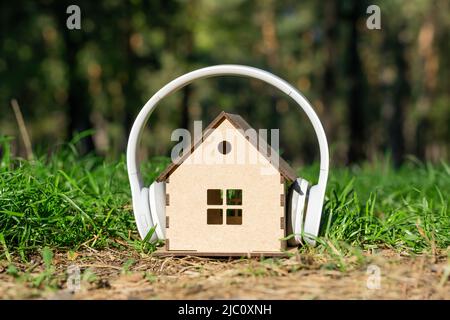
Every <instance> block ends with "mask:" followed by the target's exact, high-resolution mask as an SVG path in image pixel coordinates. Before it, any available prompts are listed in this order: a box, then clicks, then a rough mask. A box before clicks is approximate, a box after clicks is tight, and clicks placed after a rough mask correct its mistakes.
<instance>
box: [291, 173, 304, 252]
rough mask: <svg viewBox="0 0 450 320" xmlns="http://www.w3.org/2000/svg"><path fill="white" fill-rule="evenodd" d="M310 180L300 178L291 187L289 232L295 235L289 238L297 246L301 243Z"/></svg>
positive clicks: (292, 244)
mask: <svg viewBox="0 0 450 320" xmlns="http://www.w3.org/2000/svg"><path fill="white" fill-rule="evenodd" d="M308 185H309V183H308V181H307V180H305V179H302V178H298V179H297V180H296V181H294V183H293V184H292V185H291V187H290V189H289V201H288V208H287V209H288V212H287V220H288V222H287V232H288V235H289V234H294V237H293V238H291V239H289V240H288V244H289V245H291V246H295V245H298V244H300V243H301V233H302V228H303V216H304V211H305V210H304V209H305V204H306V198H307V194H308Z"/></svg>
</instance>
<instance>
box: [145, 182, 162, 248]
mask: <svg viewBox="0 0 450 320" xmlns="http://www.w3.org/2000/svg"><path fill="white" fill-rule="evenodd" d="M148 193H149V194H148V196H149V202H150V214H151V217H152V220H153V225H154V226H156V227H155V233H156V235H157V237H158V239H159V240H164V239H165V231H166V184H165V182H156V181H155V182H153V183H152V184H151V185H150V188H149V192H148Z"/></svg>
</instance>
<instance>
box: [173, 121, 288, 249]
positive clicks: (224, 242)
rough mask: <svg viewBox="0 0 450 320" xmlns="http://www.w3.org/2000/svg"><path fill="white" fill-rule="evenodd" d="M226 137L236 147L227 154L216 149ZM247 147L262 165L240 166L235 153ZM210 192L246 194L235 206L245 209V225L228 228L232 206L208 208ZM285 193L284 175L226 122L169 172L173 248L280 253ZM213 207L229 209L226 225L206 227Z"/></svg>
mask: <svg viewBox="0 0 450 320" xmlns="http://www.w3.org/2000/svg"><path fill="white" fill-rule="evenodd" d="M227 129H228V130H227ZM230 133H231V135H230ZM227 135H228V136H227ZM225 136H227V138H226V140H227V141H229V142H230V143H231V147H232V148H231V152H230V153H228V154H226V155H223V154H221V153H220V152H219V150H218V148H217V145H218V144H219V143H220V142H221V141H223V137H225ZM239 144H240V146H241V148H240V149H239V148H238V145H239ZM242 146H245V148H244V150H245V153H246V154H245V156H246V157H248V159H253V158H252V157H256V158H257V159H258V161H257V163H248V161H247V163H244V164H243V163H237V161H236V159H237V156H238V155H237V154H236V151H237V150H238V149H239V150H240V151H242ZM205 156H208V159H206V160H205V161H194V159H195V158H196V157H197V158H196V159H197V160H198V159H204V157H205ZM239 156H242V154H240V155H239ZM199 162H200V163H199ZM211 162H212V163H211ZM208 189H222V190H224V191H225V190H226V189H241V190H242V201H243V203H242V205H241V206H235V207H236V208H241V209H242V224H241V225H227V224H226V213H225V210H226V209H227V208H231V206H227V205H225V200H224V204H223V205H207V190H208ZM284 191H285V189H284V184H283V183H281V181H280V172H279V171H278V170H277V169H276V168H274V166H273V165H271V164H270V162H269V160H268V159H266V158H265V157H263V156H261V154H260V153H259V152H258V150H257V148H256V147H255V146H254V145H253V144H252V143H249V141H248V140H247V139H246V138H245V137H244V136H243V135H242V134H241V133H239V132H238V131H237V130H236V128H235V126H234V125H233V124H232V123H231V122H230V121H229V120H228V119H225V120H224V121H222V122H221V123H220V124H219V125H218V126H217V128H216V129H215V130H213V131H212V132H211V133H210V134H209V135H208V136H207V137H206V139H205V140H204V142H203V143H202V148H195V149H194V150H193V152H192V153H191V154H190V155H189V156H188V157H186V158H185V159H184V162H183V163H181V164H180V165H179V166H177V168H176V170H173V171H172V172H171V173H170V183H167V185H166V192H167V194H168V195H169V198H170V205H169V206H167V207H166V215H167V216H168V217H169V219H170V227H169V228H167V229H166V238H168V239H169V240H170V245H169V250H170V251H172V250H178V251H192V250H195V251H197V252H202V253H205V254H212V253H218V254H220V253H223V255H231V254H236V255H242V254H243V253H244V255H246V254H247V253H249V252H250V253H252V252H257V251H259V252H280V250H281V248H283V246H284V243H283V241H281V240H280V239H281V238H283V237H284V236H285V235H284V230H283V229H281V228H280V218H282V217H284V206H281V205H280V194H284ZM208 208H209V209H213V208H222V209H223V210H224V214H223V224H221V225H208V224H207V223H206V222H207V209H208ZM225 253H226V254H225ZM257 254H259V253H257Z"/></svg>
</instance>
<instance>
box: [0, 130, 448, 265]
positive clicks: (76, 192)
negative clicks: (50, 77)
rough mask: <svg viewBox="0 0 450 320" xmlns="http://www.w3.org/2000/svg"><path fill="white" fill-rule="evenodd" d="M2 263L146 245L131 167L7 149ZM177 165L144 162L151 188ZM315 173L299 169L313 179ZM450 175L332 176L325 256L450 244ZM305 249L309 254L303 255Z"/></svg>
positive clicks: (432, 171)
mask: <svg viewBox="0 0 450 320" xmlns="http://www.w3.org/2000/svg"><path fill="white" fill-rule="evenodd" d="M0 143H1V144H2V149H1V150H2V153H1V157H0V259H8V260H10V259H11V256H12V255H20V256H21V257H22V258H23V259H27V255H28V254H29V253H33V252H40V251H41V250H42V249H43V248H44V247H49V248H52V249H58V250H78V249H80V248H83V247H92V248H104V247H106V246H124V245H128V246H131V247H134V248H136V250H142V249H143V248H145V249H146V250H147V251H148V250H150V251H151V250H153V249H154V246H152V245H143V243H142V242H141V241H140V239H139V237H138V235H137V232H136V227H135V224H134V218H133V214H132V209H131V203H130V199H131V198H130V191H129V185H128V179H127V175H126V165H125V161H124V159H121V160H119V161H116V162H111V161H105V160H104V159H102V158H99V157H95V156H84V157H81V156H79V155H78V154H77V152H76V148H74V147H73V145H72V144H67V145H64V146H61V147H60V148H59V151H57V152H55V153H54V154H53V155H52V156H50V157H49V156H46V155H45V156H41V157H39V156H38V157H36V159H35V160H33V161H26V160H23V159H17V158H12V157H11V155H10V153H9V151H8V150H9V149H8V148H9V142H8V140H7V139H3V140H2V141H0ZM168 163H169V159H166V158H157V159H153V160H152V161H150V162H148V163H146V164H144V168H143V169H144V170H143V171H144V173H145V176H146V177H145V180H146V182H148V183H150V182H151V181H152V179H154V178H155V177H156V175H157V174H158V173H159V172H161V171H162V170H163V169H164V168H165V167H166V165H167V164H168ZM316 170H317V168H316V167H315V166H312V167H309V168H305V169H304V170H299V172H300V174H301V175H302V176H304V177H306V178H309V179H311V181H314V177H315V173H316V172H317V171H316ZM449 193H450V168H449V166H448V165H447V164H445V163H441V164H438V165H431V164H423V163H420V162H417V161H408V162H407V163H406V164H405V165H404V166H403V167H402V168H401V169H399V170H393V169H392V168H391V166H390V165H389V163H388V162H386V161H382V162H379V163H376V164H372V165H363V166H354V167H349V168H332V170H331V176H330V179H329V184H328V188H327V199H326V204H325V209H324V216H323V219H322V228H321V237H320V239H319V246H318V247H317V248H316V249H315V250H316V251H317V250H318V251H321V250H327V251H328V252H332V253H333V252H334V253H335V254H336V255H339V254H341V253H342V252H344V251H345V252H352V250H356V251H355V252H354V253H353V254H355V255H357V251H358V250H360V249H362V250H368V249H369V250H370V249H380V248H392V249H394V250H396V251H404V252H410V253H421V252H429V253H432V251H433V250H436V249H445V248H447V247H448V246H450V215H449V210H448V207H449V200H448V194H449ZM303 250H305V249H303Z"/></svg>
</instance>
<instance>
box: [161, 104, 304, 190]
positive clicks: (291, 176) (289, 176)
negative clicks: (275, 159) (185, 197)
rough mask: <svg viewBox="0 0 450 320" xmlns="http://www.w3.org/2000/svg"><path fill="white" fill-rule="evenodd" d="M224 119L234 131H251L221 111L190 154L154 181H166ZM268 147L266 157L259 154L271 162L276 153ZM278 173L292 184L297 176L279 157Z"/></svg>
mask: <svg viewBox="0 0 450 320" xmlns="http://www.w3.org/2000/svg"><path fill="white" fill-rule="evenodd" d="M225 119H227V120H228V121H230V123H231V124H232V125H233V126H234V127H235V128H236V129H242V130H243V131H246V130H248V129H253V128H252V127H251V126H250V125H249V124H248V123H247V121H245V120H244V119H243V118H242V117H241V116H239V115H237V114H232V113H226V112H224V111H222V112H221V113H220V114H219V115H218V116H217V117H216V118H215V119H214V120H213V121H212V122H211V123H210V124H209V125H208V126H207V127H206V128H205V130H203V132H202V135H201V137H199V138H197V140H196V141H195V142H194V143H193V145H192V147H191V150H190V151H191V152H189V153H186V152H185V153H184V154H183V155H182V156H180V157H179V158H178V159H176V161H175V162H173V163H171V164H170V165H169V166H168V167H167V168H166V169H165V170H164V171H163V172H161V174H160V175H159V176H158V177H157V178H156V181H158V182H162V181H166V180H167V178H168V177H169V176H170V175H171V174H172V172H174V171H175V170H176V168H178V166H180V165H181V164H182V163H183V161H184V160H186V158H187V157H189V155H191V154H192V152H193V151H194V150H195V149H196V148H197V147H198V146H199V145H200V144H201V143H202V142H203V141H204V140H205V139H206V138H207V137H208V136H209V135H210V134H211V133H212V131H213V130H211V129H215V128H217V127H218V126H219V125H220V124H221V123H222V122H223V121H224V120H225ZM258 139H259V140H260V139H262V138H261V137H258ZM248 141H249V142H250V143H252V144H253V145H254V146H255V148H256V149H257V150H259V149H258V145H257V142H255V141H252V139H249V140H248ZM266 145H267V147H268V149H269V150H268V152H267V153H268V154H269V155H266V154H264V153H261V154H262V155H264V157H266V159H267V160H269V161H270V160H271V159H270V154H272V152H276V151H275V150H273V149H272V147H271V146H270V145H269V144H267V143H266ZM278 171H279V172H280V174H281V175H282V176H283V177H284V178H285V179H286V180H288V181H290V182H293V181H294V180H295V179H296V178H297V174H296V173H295V170H294V169H292V168H291V166H289V164H288V163H287V162H286V161H285V160H284V159H283V158H281V157H279V164H278Z"/></svg>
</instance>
